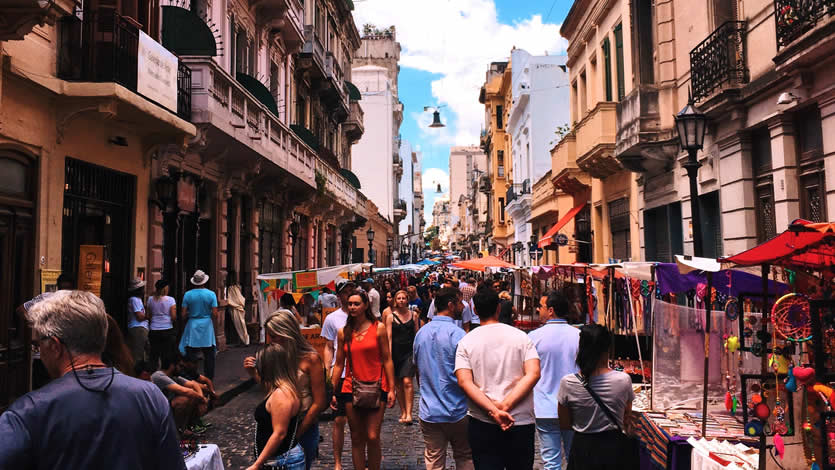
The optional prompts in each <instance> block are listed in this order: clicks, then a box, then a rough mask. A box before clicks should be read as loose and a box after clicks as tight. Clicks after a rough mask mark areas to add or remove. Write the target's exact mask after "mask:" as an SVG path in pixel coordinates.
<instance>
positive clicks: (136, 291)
mask: <svg viewBox="0 0 835 470" xmlns="http://www.w3.org/2000/svg"><path fill="white" fill-rule="evenodd" d="M144 291H145V281H143V280H142V279H133V280H131V281H130V283H129V284H128V334H127V339H128V341H127V343H128V348H130V352H131V355H132V356H133V360H134V361H144V360H145V359H146V355H147V354H146V352H147V349H148V316H147V315H146V314H145V302H143V301H142V298H143V297H144Z"/></svg>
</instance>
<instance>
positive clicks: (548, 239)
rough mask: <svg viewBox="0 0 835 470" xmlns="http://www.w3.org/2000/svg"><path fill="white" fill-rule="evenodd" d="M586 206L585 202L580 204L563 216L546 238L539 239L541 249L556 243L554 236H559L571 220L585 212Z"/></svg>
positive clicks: (546, 234)
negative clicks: (558, 233)
mask: <svg viewBox="0 0 835 470" xmlns="http://www.w3.org/2000/svg"><path fill="white" fill-rule="evenodd" d="M585 206H586V203H585V202H583V203H580V204H579V205H578V206H576V207H575V208H573V209H571V210H570V211H568V212H567V213H566V214H565V215H564V216H562V218H561V219H560V220H558V221H557V223H555V224H554V226H553V227H551V229H550V230H548V232H547V233H545V236H544V237H542V238H540V239H539V244H538V245H539V247H540V248H545V247H546V246H548V245H550V244H552V243H554V236H555V235H556V234H557V232H559V231H560V229H561V228H563V227H565V224H567V223H568V221H569V220H571V219H573V218H574V217H575V216H576V215H577V214H578V213H579V212H580V211H581V210H583V207H585Z"/></svg>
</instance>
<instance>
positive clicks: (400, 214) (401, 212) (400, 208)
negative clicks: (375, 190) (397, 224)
mask: <svg viewBox="0 0 835 470" xmlns="http://www.w3.org/2000/svg"><path fill="white" fill-rule="evenodd" d="M394 218H395V219H396V220H397V221H401V220H403V219H405V218H406V201H404V200H403V199H395V200H394Z"/></svg>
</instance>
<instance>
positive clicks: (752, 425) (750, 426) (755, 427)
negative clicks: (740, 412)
mask: <svg viewBox="0 0 835 470" xmlns="http://www.w3.org/2000/svg"><path fill="white" fill-rule="evenodd" d="M762 432H763V423H762V421H759V420H756V419H752V420H751V421H748V422H747V423H745V435H746V436H748V437H757V436H759V435H760V434H762Z"/></svg>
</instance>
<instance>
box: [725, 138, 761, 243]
mask: <svg viewBox="0 0 835 470" xmlns="http://www.w3.org/2000/svg"><path fill="white" fill-rule="evenodd" d="M717 144H718V146H719V168H720V171H719V185H720V187H719V199H720V204H719V205H720V207H721V208H722V224H721V225H722V240H723V245H724V246H723V252H724V254H726V255H728V254H731V253H740V252H743V251H745V250H747V249H749V248H752V247H754V246H755V245H756V244H757V214H756V210H755V208H756V206H757V203H756V201H755V196H754V195H755V190H754V180H753V178H754V163H753V161H752V154H751V139H750V137H749V136H748V135H747V134H745V133H742V132H737V133H734V134H732V135H730V136H728V137H726V138H724V139H722V140H719V141H718V142H717Z"/></svg>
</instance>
